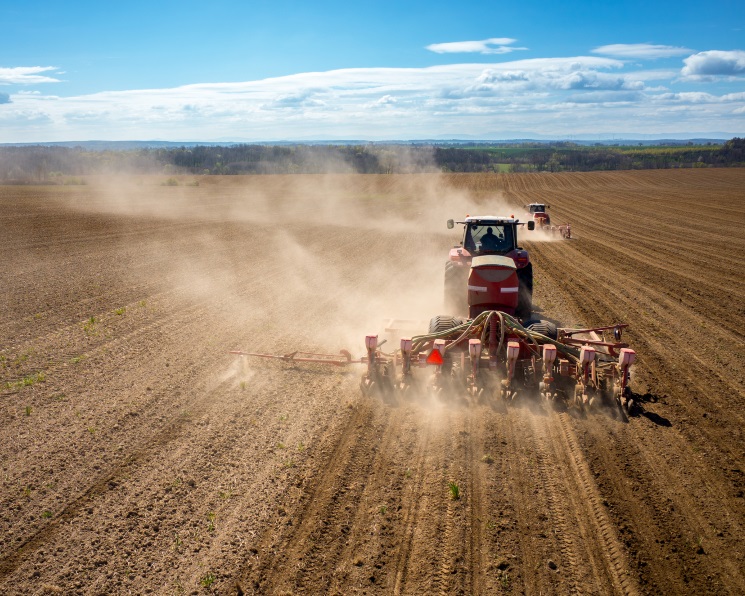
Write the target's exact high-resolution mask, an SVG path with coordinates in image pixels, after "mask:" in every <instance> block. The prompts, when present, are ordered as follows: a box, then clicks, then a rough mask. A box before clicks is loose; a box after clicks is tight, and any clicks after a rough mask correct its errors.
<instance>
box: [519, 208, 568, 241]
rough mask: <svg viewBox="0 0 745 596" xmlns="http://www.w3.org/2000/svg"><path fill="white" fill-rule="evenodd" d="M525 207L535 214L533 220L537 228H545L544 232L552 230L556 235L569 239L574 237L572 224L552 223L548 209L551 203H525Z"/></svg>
mask: <svg viewBox="0 0 745 596" xmlns="http://www.w3.org/2000/svg"><path fill="white" fill-rule="evenodd" d="M524 207H525V208H526V209H527V210H528V211H529V212H530V214H531V215H532V216H533V222H534V223H535V228H536V229H538V230H543V231H544V232H551V233H552V234H554V235H560V236H561V237H562V238H565V239H567V240H568V239H570V238H571V237H572V226H570V225H569V224H564V225H560V226H552V225H551V216H550V215H549V214H548V211H547V209H549V208H550V207H551V205H546V204H545V203H530V204H529V205H524ZM531 229H532V228H531Z"/></svg>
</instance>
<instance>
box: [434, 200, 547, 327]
mask: <svg viewBox="0 0 745 596" xmlns="http://www.w3.org/2000/svg"><path fill="white" fill-rule="evenodd" d="M455 223H459V224H462V225H463V239H462V240H461V243H460V244H459V245H457V246H455V247H454V248H452V249H451V250H450V256H449V259H448V261H447V263H445V310H446V311H449V312H450V313H452V314H454V315H468V317H469V318H474V317H476V316H477V315H479V314H481V313H482V312H484V311H487V310H499V311H502V312H506V313H507V314H510V315H514V316H516V317H517V318H519V319H522V320H526V319H528V318H529V317H530V312H531V310H532V304H533V265H532V264H531V263H530V257H529V256H528V251H526V250H523V248H522V247H520V246H518V243H517V228H518V226H522V225H524V224H522V223H520V221H519V220H517V219H514V218H513V217H499V216H496V215H481V216H468V217H466V218H465V220H463V221H459V222H454V221H453V220H452V219H451V220H449V221H448V229H452V228H453V227H454V226H455ZM527 225H528V229H529V230H532V229H534V227H535V223H534V222H532V221H529V222H528V224H527Z"/></svg>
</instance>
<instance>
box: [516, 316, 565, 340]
mask: <svg viewBox="0 0 745 596" xmlns="http://www.w3.org/2000/svg"><path fill="white" fill-rule="evenodd" d="M524 327H525V328H526V329H528V330H529V331H535V332H536V333H540V334H541V335H545V336H546V337H548V338H549V339H553V340H554V341H556V339H558V337H559V331H558V330H557V329H556V325H554V324H553V323H551V322H550V321H544V320H537V319H533V320H532V321H526V323H525V325H524Z"/></svg>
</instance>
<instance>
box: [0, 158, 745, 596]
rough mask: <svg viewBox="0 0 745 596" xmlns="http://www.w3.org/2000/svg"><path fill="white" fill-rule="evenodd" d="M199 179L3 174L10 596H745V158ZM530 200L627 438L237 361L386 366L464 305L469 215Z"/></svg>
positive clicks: (544, 268) (2, 451) (546, 414)
mask: <svg viewBox="0 0 745 596" xmlns="http://www.w3.org/2000/svg"><path fill="white" fill-rule="evenodd" d="M188 182H191V179H189V178H184V179H183V180H182V183H183V184H182V186H178V187H163V186H160V183H161V180H159V179H155V178H142V179H136V180H133V179H126V178H122V179H118V180H91V181H90V184H89V185H88V186H84V187H0V230H2V232H1V233H0V472H1V474H2V475H1V477H0V592H2V593H3V594H8V595H12V594H45V593H49V594H51V593H61V594H148V593H154V594H179V593H187V594H202V593H219V594H318V593H329V594H356V593H360V594H435V593H441V594H498V593H515V594H519V593H526V594H568V593H591V594H611V593H619V594H704V593H707V594H743V593H745V413H743V412H745V389H744V388H745V348H744V341H743V340H744V337H743V333H744V330H745V270H744V269H743V263H745V200H744V199H745V170H742V169H709V170H685V171H673V170H667V171H644V172H617V173H588V174H555V175H553V174H536V175H517V174H515V175H510V174H499V175H453V176H431V175H421V176H416V175H412V176H325V177H322V176H294V177H293V176H287V177H284V176H265V177H246V178H241V177H233V178H230V177H225V178H220V177H214V178H204V179H201V180H200V181H199V182H200V184H199V186H186V183H188ZM534 201H543V202H547V203H549V204H550V205H551V211H550V212H551V216H552V220H554V223H567V222H568V223H571V224H572V228H573V233H574V236H575V237H574V238H573V239H572V240H569V241H555V242H541V241H535V240H531V239H530V238H531V236H530V235H529V234H528V233H527V232H525V233H524V234H523V240H524V242H523V244H524V246H525V247H526V248H528V249H529V250H530V254H531V258H532V260H533V262H534V267H535V279H536V282H535V297H534V300H535V305H536V310H537V311H538V312H539V314H540V315H541V316H543V317H545V318H550V319H555V320H558V321H560V322H561V323H563V324H565V325H572V324H582V325H596V324H604V323H608V324H610V323H616V322H627V323H630V324H631V327H630V329H629V331H628V332H627V334H626V336H625V339H627V340H628V341H629V342H630V343H631V344H632V347H634V348H635V349H636V350H637V353H638V356H639V362H638V364H637V365H636V366H635V368H634V370H633V378H632V383H633V388H634V391H635V392H636V394H637V399H638V400H639V402H640V406H641V407H640V409H639V412H638V414H637V415H636V416H633V417H632V418H631V419H630V420H629V422H628V423H624V422H621V421H620V420H617V419H614V418H613V417H612V416H608V415H605V414H603V413H602V412H601V413H597V414H590V415H587V416H586V417H582V416H577V415H572V413H571V411H570V412H557V411H554V410H550V409H547V408H546V407H545V406H543V405H542V404H540V403H539V402H537V401H535V402H534V401H531V400H525V401H523V402H521V403H518V404H515V405H512V404H510V405H509V406H505V405H503V404H499V403H485V404H482V405H467V404H464V403H461V402H460V401H458V400H445V401H442V400H438V399H429V398H422V399H416V400H414V399H412V400H411V401H408V402H405V403H401V404H398V405H396V406H393V405H389V404H385V403H383V402H381V401H378V400H375V399H370V398H363V397H362V396H361V395H360V392H359V389H358V383H359V375H360V374H361V371H360V370H359V367H357V368H355V369H353V370H352V369H337V368H333V367H323V366H322V365H295V366H291V365H287V364H283V363H281V362H276V361H263V360H261V361H250V362H247V363H243V362H242V361H241V359H239V358H235V357H233V356H231V355H230V354H228V351H229V350H234V349H246V350H253V351H264V352H270V353H286V352H289V351H291V350H293V349H298V348H300V349H309V350H319V351H325V352H331V353H336V352H338V350H339V349H341V348H348V349H350V350H351V351H352V353H353V354H354V355H355V356H361V355H362V353H363V351H364V349H363V346H364V344H363V340H364V335H365V333H367V332H370V331H379V330H381V329H380V325H381V321H382V319H383V318H384V317H405V318H406V317H407V318H418V319H422V320H424V321H425V322H426V321H427V320H428V319H429V318H430V317H431V316H434V315H437V314H442V313H441V312H440V309H441V308H442V274H443V269H444V267H443V265H444V261H445V259H446V254H447V249H448V248H449V247H450V246H451V245H452V244H453V243H455V242H457V240H458V238H457V236H456V235H454V234H453V232H450V231H448V230H447V229H446V228H445V225H444V221H445V219H447V218H448V217H462V216H463V215H465V210H466V209H469V210H471V211H470V213H475V212H477V211H481V212H502V213H504V212H505V210H516V209H518V206H519V205H522V204H525V203H528V202H534ZM425 324H426V323H425ZM449 483H455V484H457V486H458V488H459V493H460V494H459V496H460V498H459V499H457V500H456V499H452V498H451V491H450V490H449Z"/></svg>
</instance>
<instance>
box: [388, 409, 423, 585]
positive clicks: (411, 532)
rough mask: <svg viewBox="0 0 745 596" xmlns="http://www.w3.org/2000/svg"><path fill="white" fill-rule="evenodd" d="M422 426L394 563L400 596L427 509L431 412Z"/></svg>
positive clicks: (395, 578) (396, 583) (395, 583)
mask: <svg viewBox="0 0 745 596" xmlns="http://www.w3.org/2000/svg"><path fill="white" fill-rule="evenodd" d="M422 427H423V428H424V429H425V430H424V437H423V438H422V440H421V441H420V442H419V449H418V450H417V454H416V464H415V466H414V470H412V474H413V475H414V477H415V478H416V482H415V483H414V485H413V486H412V488H411V490H410V491H409V499H408V500H409V504H408V506H407V507H406V511H405V513H404V516H403V530H402V532H401V533H402V535H403V540H402V541H401V546H400V547H399V548H398V552H397V555H396V561H395V563H394V569H395V574H394V585H393V594H394V595H396V596H398V595H400V594H402V593H403V592H404V588H405V587H406V579H407V575H408V570H409V561H410V557H411V550H412V546H413V543H414V537H415V536H416V529H417V526H418V524H419V517H420V515H421V513H422V511H426V510H427V503H428V501H427V498H426V496H425V495H424V494H423V488H424V478H425V470H424V466H425V462H426V461H427V454H428V452H429V443H430V438H431V436H432V427H431V413H430V416H429V417H428V418H427V419H426V420H424V421H423V423H422Z"/></svg>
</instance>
